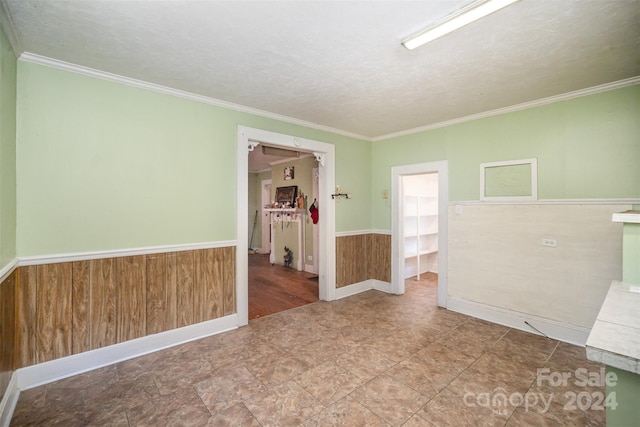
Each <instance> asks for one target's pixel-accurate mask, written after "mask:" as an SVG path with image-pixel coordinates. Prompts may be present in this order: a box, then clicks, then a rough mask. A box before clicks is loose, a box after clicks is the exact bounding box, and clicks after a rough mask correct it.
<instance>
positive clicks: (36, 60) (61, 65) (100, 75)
mask: <svg viewBox="0 0 640 427" xmlns="http://www.w3.org/2000/svg"><path fill="white" fill-rule="evenodd" d="M0 4H2V3H1V2H0ZM18 60H20V61H24V62H31V63H33V64H38V65H44V66H47V67H51V68H56V69H59V70H64V71H69V72H72V73H77V74H82V75H85V76H89V77H94V78H97V79H102V80H107V81H111V82H115V83H120V84H124V85H127V86H133V87H137V88H140V89H146V90H150V91H152V92H158V93H162V94H165V95H171V96H176V97H178V98H184V99H188V100H191V101H196V102H201V103H203V104H209V105H214V106H216V107H221V108H226V109H228V110H233V111H239V112H241V113H247V114H253V115H254V116H260V117H265V118H267V119H273V120H278V121H281V122H285V123H290V124H293V125H298V126H304V127H306V128H311V129H317V130H321V131H324V132H329V133H333V134H337V135H342V136H347V137H350V138H355V139H360V140H365V141H371V138H370V137H368V136H364V135H360V134H357V133H353V132H348V131H344V130H341V129H336V128H332V127H329V126H323V125H319V124H317V123H313V122H308V121H306V120H301V119H296V118H294V117H289V116H284V115H281V114H276V113H271V112H269V111H264V110H258V109H256V108H251V107H247V106H244V105H239V104H234V103H232V102H227V101H223V100H220V99H216V98H211V97H208V96H203V95H198V94H195V93H191V92H186V91H183V90H179V89H173V88H170V87H167V86H162V85H158V84H155V83H149V82H145V81H143V80H138V79H133V78H130V77H125V76H121V75H118V74H113V73H109V72H106V71H100V70H96V69H93V68H89V67H84V66H82V65H77V64H73V63H70V62H65V61H60V60H58V59H53V58H49V57H46V56H42V55H38V54H35V53H30V52H23V53H21V54H20V55H19V57H18Z"/></svg>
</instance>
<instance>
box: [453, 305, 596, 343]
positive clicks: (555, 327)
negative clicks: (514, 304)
mask: <svg viewBox="0 0 640 427" xmlns="http://www.w3.org/2000/svg"><path fill="white" fill-rule="evenodd" d="M447 303H448V305H447V308H448V309H449V310H451V311H455V312H458V313H461V314H466V315H467V316H471V317H476V318H478V319H482V320H487V321H489V322H493V323H497V324H499V325H504V326H508V327H510V328H514V329H518V330H521V331H525V332H531V333H534V334H536V335H541V334H540V331H541V332H542V333H544V334H545V335H546V336H548V337H549V338H553V339H556V340H559V341H564V342H567V343H570V344H575V345H579V346H581V347H584V346H585V343H586V342H587V338H588V337H589V332H591V330H590V329H588V328H583V327H581V326H575V325H570V324H568V323H562V322H558V321H555V320H551V319H545V318H543V317H538V316H534V315H530V314H526V313H520V312H517V311H512V310H508V309H505V308H500V307H493V306H490V305H486V304H481V303H477V302H473V301H468V300H465V299H462V298H455V297H449V298H448V300H447ZM525 321H526V322H529V323H530V324H531V325H533V327H534V328H537V329H539V331H536V330H535V329H533V328H531V327H530V326H528V325H527V324H526V323H525Z"/></svg>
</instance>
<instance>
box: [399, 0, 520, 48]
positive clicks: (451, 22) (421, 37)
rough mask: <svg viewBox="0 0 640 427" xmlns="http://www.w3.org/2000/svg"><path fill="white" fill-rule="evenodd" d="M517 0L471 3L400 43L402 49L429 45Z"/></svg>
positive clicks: (485, 0) (486, 0)
mask: <svg viewBox="0 0 640 427" xmlns="http://www.w3.org/2000/svg"><path fill="white" fill-rule="evenodd" d="M517 1H519V0H480V1H476V2H474V3H471V4H470V5H469V6H467V7H465V8H464V9H461V10H460V11H459V12H456V13H455V14H453V15H449V16H447V17H446V18H445V19H444V20H443V21H441V22H440V23H439V24H436V25H435V26H433V27H431V28H428V29H427V30H424V31H421V32H420V33H418V34H415V35H413V36H411V37H408V38H407V39H405V40H403V41H402V44H403V45H404V47H406V48H407V49H409V50H412V49H415V48H417V47H420V46H422V45H423V44H426V43H429V42H430V41H433V40H435V39H437V38H439V37H442V36H444V35H446V34H449V33H451V32H453V31H455V30H457V29H459V28H461V27H464V26H465V25H467V24H470V23H472V22H475V21H477V20H478V19H481V18H484V17H485V16H487V15H490V14H492V13H493V12H496V11H498V10H500V9H502V8H505V7H507V6H509V5H510V4H512V3H515V2H517Z"/></svg>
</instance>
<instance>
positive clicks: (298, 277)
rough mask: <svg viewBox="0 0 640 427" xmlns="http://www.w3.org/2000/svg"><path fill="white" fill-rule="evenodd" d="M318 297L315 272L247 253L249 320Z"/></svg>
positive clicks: (305, 302) (315, 299)
mask: <svg viewBox="0 0 640 427" xmlns="http://www.w3.org/2000/svg"><path fill="white" fill-rule="evenodd" d="M316 301H318V280H317V275H315V274H311V273H307V272H305V271H297V270H294V269H291V268H286V267H284V266H282V265H271V263H270V262H269V255H262V254H250V255H249V320H253V319H257V318H259V317H264V316H266V315H269V314H274V313H279V312H281V311H285V310H289V309H291V308H295V307H300V306H303V305H306V304H311V303H312V302H316Z"/></svg>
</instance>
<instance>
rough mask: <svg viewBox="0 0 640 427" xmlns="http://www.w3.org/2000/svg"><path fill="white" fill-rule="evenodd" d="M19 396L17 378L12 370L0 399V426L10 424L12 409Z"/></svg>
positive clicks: (3, 426)
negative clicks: (0, 399)
mask: <svg viewBox="0 0 640 427" xmlns="http://www.w3.org/2000/svg"><path fill="white" fill-rule="evenodd" d="M19 397H20V389H18V380H17V376H16V373H15V372H14V373H13V374H12V375H11V380H10V381H9V384H8V385H7V389H6V390H5V391H4V396H3V397H2V401H0V427H9V424H11V417H12V416H13V410H14V409H15V407H16V405H17V404H18V398H19Z"/></svg>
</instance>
